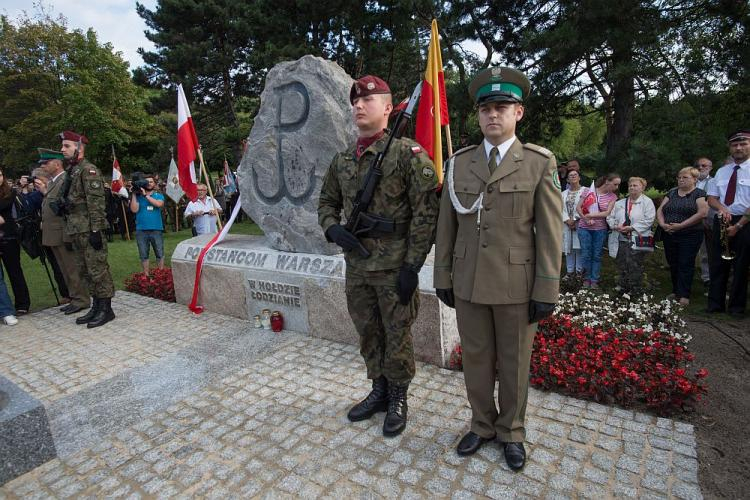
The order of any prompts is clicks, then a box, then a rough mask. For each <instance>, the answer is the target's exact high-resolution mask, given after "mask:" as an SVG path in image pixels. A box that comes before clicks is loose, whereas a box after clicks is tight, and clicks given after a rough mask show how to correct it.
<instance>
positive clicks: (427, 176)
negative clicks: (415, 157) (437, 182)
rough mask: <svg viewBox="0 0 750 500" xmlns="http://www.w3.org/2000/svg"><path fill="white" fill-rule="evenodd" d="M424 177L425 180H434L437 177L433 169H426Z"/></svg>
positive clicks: (423, 170)
mask: <svg viewBox="0 0 750 500" xmlns="http://www.w3.org/2000/svg"><path fill="white" fill-rule="evenodd" d="M422 177H424V178H425V179H432V178H433V177H435V171H434V170H433V169H432V167H424V168H423V169H422Z"/></svg>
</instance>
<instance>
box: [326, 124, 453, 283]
mask: <svg viewBox="0 0 750 500" xmlns="http://www.w3.org/2000/svg"><path fill="white" fill-rule="evenodd" d="M387 140H388V136H387V134H386V135H384V136H383V137H382V138H380V139H378V140H377V141H375V142H374V143H372V144H371V145H370V146H369V147H368V148H367V149H366V150H365V151H364V152H363V153H362V155H361V156H360V157H359V158H357V156H356V144H354V145H352V147H350V148H349V149H348V150H347V151H344V152H342V153H338V154H337V155H336V156H334V158H333V160H332V161H331V165H330V166H329V167H328V171H327V172H326V175H325V177H324V179H323V186H322V188H321V191H320V200H319V205H318V223H319V224H320V227H321V228H323V232H326V231H327V230H328V228H330V227H331V226H332V225H334V224H339V223H341V221H342V211H343V214H344V215H345V216H348V215H349V214H351V213H352V207H353V203H354V200H355V197H356V195H357V191H358V190H359V189H360V188H361V187H362V185H363V183H364V179H365V176H366V175H367V172H368V170H369V168H370V164H371V163H372V160H373V158H375V156H376V155H377V154H378V152H380V151H383V150H384V149H385V145H386V142H387ZM382 168H383V177H382V178H381V179H380V183H379V184H378V186H377V188H376V189H375V193H374V195H373V198H372V202H371V203H370V206H369V208H368V209H367V212H368V213H370V214H373V215H378V216H381V217H387V218H390V219H393V220H394V221H395V222H396V227H397V231H396V233H395V234H393V235H388V236H383V237H379V238H360V241H361V242H362V244H363V245H364V247H365V248H367V250H368V251H369V252H370V253H371V255H370V257H367V258H364V257H362V256H361V255H360V254H359V252H357V250H356V249H355V250H352V251H351V252H347V253H346V255H345V259H346V265H347V266H351V267H353V268H356V269H358V270H361V271H384V270H389V269H398V268H400V267H401V265H402V264H404V263H407V264H410V265H413V266H414V267H416V268H417V269H419V268H421V267H422V264H423V263H424V260H425V258H426V256H427V254H428V253H429V251H430V248H431V247H432V243H433V241H434V236H435V223H436V221H437V214H438V209H439V201H438V197H437V193H436V189H437V185H438V184H437V176H436V175H435V169H434V167H433V165H432V161H431V160H430V158H429V156H427V155H426V154H425V152H424V151H423V150H422V148H421V147H420V146H419V145H418V144H417V143H416V142H414V141H412V140H409V139H394V141H393V143H392V144H391V147H390V149H389V150H388V154H387V155H386V156H385V158H384V159H383V165H382Z"/></svg>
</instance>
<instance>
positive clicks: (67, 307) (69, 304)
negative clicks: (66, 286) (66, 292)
mask: <svg viewBox="0 0 750 500" xmlns="http://www.w3.org/2000/svg"><path fill="white" fill-rule="evenodd" d="M71 307H73V304H71V303H70V302H68V303H67V304H65V305H64V306H62V307H61V308H60V309H59V311H60V312H67V311H68V309H70V308H71Z"/></svg>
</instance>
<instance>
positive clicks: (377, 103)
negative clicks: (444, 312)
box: [318, 75, 438, 436]
mask: <svg viewBox="0 0 750 500" xmlns="http://www.w3.org/2000/svg"><path fill="white" fill-rule="evenodd" d="M349 100H350V102H351V104H352V115H353V118H354V124H355V125H356V127H357V129H358V132H359V138H358V139H357V141H356V143H355V144H353V145H352V146H351V147H350V148H349V149H348V150H346V151H344V152H342V153H339V154H337V155H336V156H335V157H334V158H333V161H332V162H331V165H330V167H329V168H328V171H327V173H326V176H325V178H324V179H323V186H322V189H321V192H320V204H319V207H318V222H319V224H320V226H321V227H322V228H323V231H324V232H325V234H326V237H327V238H328V240H329V241H332V242H334V243H336V244H337V245H339V246H340V247H341V248H342V249H343V250H344V252H345V258H346V296H347V306H348V309H349V314H350V316H351V318H352V321H353V322H354V326H355V327H356V329H357V332H358V333H359V339H360V352H361V354H362V357H363V358H364V360H365V365H366V366H367V377H368V378H369V379H371V380H372V391H371V392H370V394H369V395H368V396H367V397H366V398H365V399H364V400H363V401H361V402H360V403H358V404H356V405H355V406H354V407H353V408H352V409H351V410H350V411H349V413H348V418H349V420H351V421H353V422H355V421H359V420H365V419H368V418H370V417H372V416H373V415H374V414H375V413H377V412H381V411H386V412H387V413H386V418H385V421H384V423H383V434H384V435H386V436H395V435H398V434H400V433H401V432H402V431H403V430H404V428H405V427H406V420H407V400H406V397H407V389H408V387H409V383H410V382H411V379H412V378H413V377H414V348H413V345H412V337H411V325H412V323H413V322H414V319H415V318H416V315H417V309H418V306H419V294H418V293H415V291H416V289H417V286H418V284H419V276H418V273H419V270H420V268H421V267H422V264H423V263H424V260H425V257H426V256H427V253H428V252H429V250H430V247H431V246H432V243H433V239H434V230H435V222H436V220H437V212H438V198H437V194H436V191H435V190H436V188H437V178H436V175H435V170H434V168H433V166H432V162H431V161H430V158H429V157H428V156H427V155H426V154H425V152H424V151H423V150H422V148H421V147H420V146H419V145H418V144H417V143H415V142H413V141H411V140H409V139H395V140H394V141H393V143H392V144H391V147H390V149H389V150H388V152H387V154H386V156H385V158H384V161H383V165H382V168H383V177H382V179H381V180H380V183H379V184H378V186H377V188H376V190H375V193H374V196H373V199H372V202H371V203H370V206H369V208H368V210H367V212H368V213H369V214H372V215H375V216H379V217H382V218H384V219H386V220H389V221H392V222H393V223H394V224H393V226H392V228H390V230H389V231H383V230H373V231H370V232H369V233H367V234H364V235H359V239H358V238H357V237H355V236H354V235H353V234H352V233H350V232H349V231H347V229H346V228H345V226H343V225H342V224H341V219H342V212H343V214H344V216H346V217H348V216H349V215H350V214H351V212H352V203H353V201H354V199H355V196H356V193H357V191H358V190H359V189H360V188H361V187H362V185H363V182H364V179H365V177H366V175H367V172H368V170H369V168H370V165H371V163H372V160H373V158H374V157H375V156H376V155H377V154H378V152H381V151H383V150H384V149H385V145H386V142H387V139H388V136H387V134H388V131H387V130H386V127H387V125H388V116H389V114H390V113H391V111H392V109H393V104H392V102H391V91H390V88H389V87H388V85H387V84H386V83H385V82H384V81H383V80H381V79H380V78H378V77H376V76H369V75H368V76H364V77H362V78H360V79H359V80H357V81H355V82H354V84H353V85H352V88H351V92H350V95H349ZM359 244H361V245H363V246H364V247H365V248H366V249H367V251H368V252H369V253H370V255H369V256H368V257H363V256H362V253H360V252H359V251H358V249H357V247H358V245H359Z"/></svg>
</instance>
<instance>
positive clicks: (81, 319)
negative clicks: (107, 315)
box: [76, 297, 101, 325]
mask: <svg viewBox="0 0 750 500" xmlns="http://www.w3.org/2000/svg"><path fill="white" fill-rule="evenodd" d="M92 301H93V302H92V304H91V309H89V312H87V313H86V314H84V315H83V316H81V317H78V318H76V325H85V324H86V323H88V322H89V321H91V318H93V317H94V316H96V313H97V312H99V308H100V307H101V304H100V303H99V302H100V301H101V299H97V298H96V297H92Z"/></svg>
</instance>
